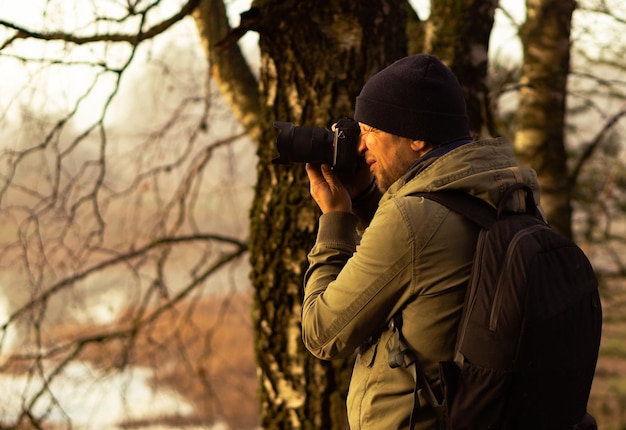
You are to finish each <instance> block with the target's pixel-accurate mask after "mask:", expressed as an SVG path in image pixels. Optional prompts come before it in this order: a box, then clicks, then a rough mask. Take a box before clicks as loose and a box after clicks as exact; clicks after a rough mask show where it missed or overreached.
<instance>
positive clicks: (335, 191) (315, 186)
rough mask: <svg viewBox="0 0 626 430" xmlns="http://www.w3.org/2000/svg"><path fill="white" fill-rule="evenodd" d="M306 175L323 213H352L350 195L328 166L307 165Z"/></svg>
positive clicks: (312, 193) (313, 195) (314, 198)
mask: <svg viewBox="0 0 626 430" xmlns="http://www.w3.org/2000/svg"><path fill="white" fill-rule="evenodd" d="M306 173H307V175H308V176H309V181H310V183H311V196H312V197H313V200H315V202H316V203H317V205H318V206H319V207H320V209H321V210H322V213H328V212H352V200H351V199H350V193H349V192H348V190H347V189H346V187H344V186H343V184H342V183H341V181H340V180H339V178H338V177H337V175H335V173H334V172H333V171H332V170H331V168H330V166H329V165H328V164H322V165H319V164H308V163H307V165H306Z"/></svg>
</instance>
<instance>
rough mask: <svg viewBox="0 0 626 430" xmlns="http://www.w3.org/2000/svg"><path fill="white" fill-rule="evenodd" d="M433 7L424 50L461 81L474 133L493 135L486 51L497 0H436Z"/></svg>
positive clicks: (471, 128)
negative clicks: (440, 61) (436, 57)
mask: <svg viewBox="0 0 626 430" xmlns="http://www.w3.org/2000/svg"><path fill="white" fill-rule="evenodd" d="M431 5H432V10H431V14H430V19H429V20H428V27H429V29H428V30H427V31H426V35H427V37H426V39H425V41H424V51H425V52H430V53H432V54H435V55H437V56H438V57H439V58H440V59H441V60H442V61H443V62H444V63H446V64H447V65H448V67H450V69H452V71H453V72H454V74H455V75H456V76H457V78H458V79H459V83H460V84H461V87H463V92H464V94H465V100H466V102H467V114H468V116H469V121H470V130H471V131H472V134H473V135H474V136H480V135H491V136H493V135H495V134H496V131H495V125H494V122H493V120H492V114H491V110H490V108H489V105H490V103H489V97H488V90H487V67H488V56H487V52H488V50H489V37H490V35H491V29H492V27H493V20H494V13H495V10H496V7H497V6H498V0H466V1H459V0H437V1H431Z"/></svg>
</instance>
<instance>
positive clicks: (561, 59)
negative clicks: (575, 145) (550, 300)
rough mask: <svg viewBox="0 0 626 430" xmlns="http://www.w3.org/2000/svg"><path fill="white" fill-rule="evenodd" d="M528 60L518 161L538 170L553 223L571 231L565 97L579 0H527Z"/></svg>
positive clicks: (519, 123) (519, 121) (523, 82)
mask: <svg viewBox="0 0 626 430" xmlns="http://www.w3.org/2000/svg"><path fill="white" fill-rule="evenodd" d="M526 7H527V19H526V23H525V24H524V26H523V28H522V31H521V38H522V44H523V46H524V65H523V69H522V77H521V81H520V84H521V89H520V93H519V107H518V111H517V117H516V125H517V130H516V134H515V146H516V150H517V152H518V157H519V159H520V162H522V163H523V164H527V165H529V166H531V167H533V168H534V169H535V170H537V174H538V176H539V182H540V183H541V187H542V206H543V209H544V211H545V213H546V216H547V218H548V221H549V222H550V224H551V225H552V226H553V227H554V228H555V229H556V230H558V231H560V232H561V233H563V234H565V235H567V236H569V237H571V236H572V229H571V217H572V207H571V203H570V199H571V194H572V187H573V184H571V183H570V181H569V176H568V174H567V171H568V170H567V153H566V149H565V137H564V128H565V107H566V106H565V99H566V94H567V76H568V74H569V61H570V45H571V44H570V30H571V20H572V13H573V12H574V9H575V8H576V2H575V0H527V2H526Z"/></svg>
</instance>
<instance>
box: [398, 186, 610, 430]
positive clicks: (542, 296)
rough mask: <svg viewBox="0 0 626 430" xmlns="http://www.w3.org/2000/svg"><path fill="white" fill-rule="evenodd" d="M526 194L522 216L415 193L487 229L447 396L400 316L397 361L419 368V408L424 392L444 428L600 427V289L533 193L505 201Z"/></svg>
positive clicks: (447, 377)
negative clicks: (407, 337) (596, 412)
mask: <svg viewBox="0 0 626 430" xmlns="http://www.w3.org/2000/svg"><path fill="white" fill-rule="evenodd" d="M520 189H522V190H524V191H525V192H526V200H525V203H526V213H521V214H520V213H510V212H506V211H504V210H503V208H498V210H497V211H496V210H495V209H494V208H493V207H491V206H490V205H488V204H487V203H485V202H483V201H482V200H480V199H478V198H476V197H473V196H471V195H469V194H466V193H462V192H455V191H451V192H433V193H418V194H416V195H419V196H422V197H424V198H428V199H431V200H434V201H436V202H438V203H440V204H442V205H444V206H447V207H448V208H450V209H451V210H453V211H455V212H458V213H460V214H461V215H463V216H465V217H466V218H468V219H470V220H471V221H473V222H475V223H476V224H478V225H479V226H480V227H481V230H480V233H479V237H478V242H477V245H476V254H475V257H474V262H473V266H472V272H471V275H470V280H469V283H468V288H467V292H466V296H465V304H464V308H463V314H462V317H461V323H460V325H459V330H458V334H457V343H456V347H455V358H454V361H450V362H443V363H440V373H441V380H442V388H443V392H442V393H438V394H439V395H435V393H434V392H433V390H432V389H431V388H430V385H429V383H428V381H427V380H426V377H425V375H424V373H423V372H422V371H421V369H420V366H419V363H416V362H415V357H414V354H411V351H410V349H409V348H408V345H407V344H406V342H405V341H404V339H403V338H402V334H401V326H402V321H401V317H400V313H399V314H398V315H397V316H396V317H395V318H394V325H395V328H396V330H395V331H396V347H394V348H393V350H392V351H391V352H390V358H389V363H390V365H391V366H392V367H397V366H399V365H405V366H408V365H411V364H413V363H415V367H416V388H415V401H416V402H417V390H418V388H420V387H421V388H423V393H424V396H425V398H426V399H427V401H428V402H429V403H430V404H431V406H432V407H433V408H434V409H435V410H436V412H437V415H438V418H439V427H440V429H447V430H449V429H454V430H460V429H471V430H483V429H498V430H500V429H524V430H526V429H537V430H541V429H550V430H559V429H580V430H582V429H594V428H597V426H596V423H595V420H594V419H593V418H592V417H591V416H590V415H588V414H587V413H586V408H587V401H588V398H589V392H590V390H591V383H592V380H593V377H594V373H595V367H596V362H597V359H598V350H599V346H600V334H601V328H602V310H601V305H600V297H599V294H598V283H597V280H596V277H595V274H594V271H593V269H592V267H591V264H590V263H589V260H588V259H587V257H586V256H585V254H584V253H583V251H582V250H581V249H580V248H579V247H578V246H576V244H575V243H573V242H572V241H571V240H569V239H568V238H566V237H564V236H562V235H560V234H559V233H557V232H555V231H554V230H552V229H551V228H550V227H549V226H548V225H547V224H546V223H545V222H544V220H543V217H542V216H541V214H540V213H539V211H538V209H537V207H536V205H535V203H534V200H533V195H532V191H531V189H530V188H529V187H528V186H526V185H524V184H517V185H515V186H512V187H510V188H509V189H508V190H507V191H506V193H505V195H504V198H503V199H502V201H503V202H505V201H506V200H507V199H508V198H509V197H510V196H512V195H513V193H514V192H519V190H520ZM414 412H415V408H414ZM410 428H411V429H412V428H413V415H412V416H411V423H410Z"/></svg>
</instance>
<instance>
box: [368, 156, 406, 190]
mask: <svg viewBox="0 0 626 430" xmlns="http://www.w3.org/2000/svg"><path fill="white" fill-rule="evenodd" d="M412 164H413V163H412V162H411V161H408V160H404V159H402V160H400V159H396V160H395V162H393V163H391V166H388V167H385V168H381V169H380V170H378V171H377V172H376V173H375V174H374V176H376V185H377V186H378V189H379V190H380V191H381V192H383V193H384V192H385V191H387V190H388V189H389V187H390V186H391V185H392V184H393V183H394V182H396V181H397V180H398V179H400V178H401V177H402V175H404V174H405V173H406V171H407V169H408V168H409V167H411V165H412Z"/></svg>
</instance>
